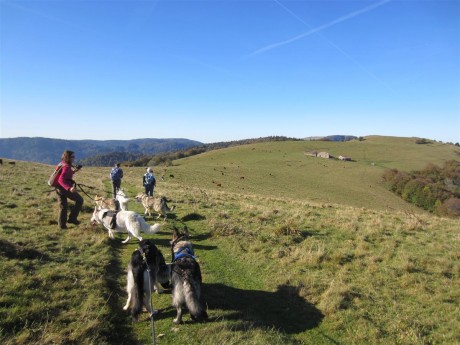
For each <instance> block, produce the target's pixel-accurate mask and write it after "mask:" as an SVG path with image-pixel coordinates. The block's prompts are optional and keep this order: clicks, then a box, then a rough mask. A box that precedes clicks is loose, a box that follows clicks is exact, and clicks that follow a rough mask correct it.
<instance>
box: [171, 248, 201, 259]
mask: <svg viewBox="0 0 460 345" xmlns="http://www.w3.org/2000/svg"><path fill="white" fill-rule="evenodd" d="M193 254H194V253H193V250H191V249H190V248H189V247H182V248H179V250H178V251H177V252H176V253H175V254H174V259H173V262H174V261H177V260H179V259H182V258H184V257H189V258H192V259H193V260H196V259H195V256H194V255H193Z"/></svg>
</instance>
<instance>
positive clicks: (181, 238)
mask: <svg viewBox="0 0 460 345" xmlns="http://www.w3.org/2000/svg"><path fill="white" fill-rule="evenodd" d="M189 238H190V233H189V231H188V228H187V226H184V229H183V230H182V231H180V230H179V229H178V228H176V227H174V229H173V236H172V241H171V242H170V244H171V250H172V252H173V253H175V252H176V251H177V250H178V249H179V248H183V247H190V250H192V251H193V248H192V244H191V243H190V242H189Z"/></svg>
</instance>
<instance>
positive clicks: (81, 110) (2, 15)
mask: <svg viewBox="0 0 460 345" xmlns="http://www.w3.org/2000/svg"><path fill="white" fill-rule="evenodd" d="M0 29H1V31H0V69H1V70H0V72H1V73H0V82H1V85H0V87H1V89H0V102H1V105H0V111H1V113H0V136H1V137H2V138H14V137H49V138H63V139H96V140H106V139H122V140H128V139H136V138H187V139H192V140H198V141H201V142H204V143H213V142H218V141H230V140H239V139H247V138H258V137H265V136H270V135H279V136H288V137H295V138H304V137H308V136H322V135H332V134H347V135H356V136H366V135H391V136H403V137H423V138H428V139H434V140H440V141H444V142H454V143H455V142H459V141H460V47H459V46H460V1H458V0H452V1H450V0H420V1H419V0H383V1H382V0H380V1H378V0H377V1H374V0H372V1H371V0H366V1H360V0H295V1H291V0H207V1H202V0H181V1H178V0H158V1H154V0H145V1H137V0H126V1H124V0H78V1H73V0H60V1H53V0H35V1H27V0H20V1H19V0H0Z"/></svg>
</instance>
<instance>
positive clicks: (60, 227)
mask: <svg viewBox="0 0 460 345" xmlns="http://www.w3.org/2000/svg"><path fill="white" fill-rule="evenodd" d="M59 229H61V230H66V229H67V225H60V226H59Z"/></svg>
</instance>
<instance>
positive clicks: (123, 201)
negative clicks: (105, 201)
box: [116, 189, 129, 211]
mask: <svg viewBox="0 0 460 345" xmlns="http://www.w3.org/2000/svg"><path fill="white" fill-rule="evenodd" d="M116 199H117V200H118V202H119V203H120V208H121V209H122V210H123V211H128V201H129V198H127V197H126V194H125V192H124V190H123V189H120V190H119V191H118V192H117V197H116Z"/></svg>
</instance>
